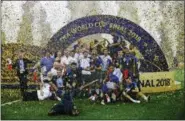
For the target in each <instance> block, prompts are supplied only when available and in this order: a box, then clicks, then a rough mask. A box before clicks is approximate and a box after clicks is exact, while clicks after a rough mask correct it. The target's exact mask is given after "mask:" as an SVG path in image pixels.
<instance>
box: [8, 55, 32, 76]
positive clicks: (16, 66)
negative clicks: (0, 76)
mask: <svg viewBox="0 0 185 121" xmlns="http://www.w3.org/2000/svg"><path fill="white" fill-rule="evenodd" d="M19 60H20V59H17V60H16V61H15V63H14V64H13V65H12V67H13V68H14V69H16V70H17V75H18V76H20V66H19ZM23 63H24V69H25V72H24V73H23V74H28V69H27V65H28V63H33V62H32V61H30V60H28V59H26V58H23Z"/></svg>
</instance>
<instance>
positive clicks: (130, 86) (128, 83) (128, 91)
mask: <svg viewBox="0 0 185 121" xmlns="http://www.w3.org/2000/svg"><path fill="white" fill-rule="evenodd" d="M124 87H125V90H124V91H123V93H122V94H123V95H124V96H125V97H126V98H127V99H129V100H130V101H131V102H133V103H140V101H139V100H135V99H133V97H135V96H139V97H141V98H143V99H144V100H145V101H146V102H148V101H149V100H150V97H147V96H145V95H144V94H143V93H142V92H140V91H139V89H138V87H137V84H136V82H134V81H132V78H131V77H130V76H128V78H126V79H125V82H124Z"/></svg>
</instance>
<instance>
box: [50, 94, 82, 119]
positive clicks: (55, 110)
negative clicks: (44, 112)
mask: <svg viewBox="0 0 185 121" xmlns="http://www.w3.org/2000/svg"><path fill="white" fill-rule="evenodd" d="M62 114H64V115H74V116H76V115H78V114H79V111H78V110H77V108H76V106H75V105H74V103H73V99H72V96H71V94H70V93H69V92H68V93H66V94H64V97H63V99H62V100H61V101H60V102H59V103H58V104H56V105H54V106H53V107H52V108H51V110H50V111H49V112H48V115H49V116H54V115H62Z"/></svg>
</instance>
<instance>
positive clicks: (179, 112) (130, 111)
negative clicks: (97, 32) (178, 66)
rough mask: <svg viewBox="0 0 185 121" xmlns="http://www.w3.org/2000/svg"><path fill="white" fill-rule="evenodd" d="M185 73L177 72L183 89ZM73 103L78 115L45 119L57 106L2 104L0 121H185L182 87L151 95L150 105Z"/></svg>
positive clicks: (9, 96) (10, 95)
mask: <svg viewBox="0 0 185 121" xmlns="http://www.w3.org/2000/svg"><path fill="white" fill-rule="evenodd" d="M183 76H184V72H181V70H177V71H176V77H175V78H176V79H177V78H178V79H177V80H178V81H181V82H182V84H183V87H184V82H183V81H184V78H183ZM1 94H2V95H1V99H2V100H1V101H2V102H1V103H2V104H3V103H5V102H8V101H13V100H17V99H19V98H20V97H19V96H18V94H19V91H18V90H8V89H4V90H1ZM74 101H75V104H76V105H77V107H78V108H79V110H80V115H79V116H76V117H73V116H66V115H61V116H54V117H49V116H47V112H48V111H49V110H50V108H51V107H52V106H53V105H54V104H55V103H57V101H50V100H47V101H40V102H36V101H30V102H17V103H14V104H12V105H5V106H2V107H1V118H2V119H3V120H13V119H17V120H24V119H29V120H44V119H46V120H55V119H56V120H65V119H67V120H70V119H71V120H72V119H74V120H83V119H87V120H90V119H94V120H96V119H99V120H102V119H110V120H111V119H112V120H113V119H114V120H116V119H120V120H121V119H125V120H128V119H130V120H131V119H132V120H134V119H138V120H140V119H143V120H149V119H150V120H152V119H153V120H155V119H159V120H163V119H166V120H167V119H171V120H178V119H185V115H184V114H185V108H184V107H185V105H184V104H185V102H184V88H183V89H181V90H178V91H174V92H166V93H157V94H151V102H149V103H145V102H142V103H141V104H133V103H123V102H117V103H115V104H108V105H105V106H103V105H100V104H99V103H97V104H92V103H91V102H89V101H88V100H87V99H85V98H84V99H79V98H78V99H74Z"/></svg>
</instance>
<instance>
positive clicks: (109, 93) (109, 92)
mask: <svg viewBox="0 0 185 121" xmlns="http://www.w3.org/2000/svg"><path fill="white" fill-rule="evenodd" d="M113 72H114V66H112V65H110V67H109V70H108V73H107V76H106V79H105V80H104V82H103V85H102V92H103V94H101V95H100V97H101V98H102V100H101V104H102V105H104V104H105V102H107V103H109V102H111V100H112V102H115V101H116V96H117V95H118V90H119V89H118V88H119V78H118V77H117V76H116V75H114V74H113Z"/></svg>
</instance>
